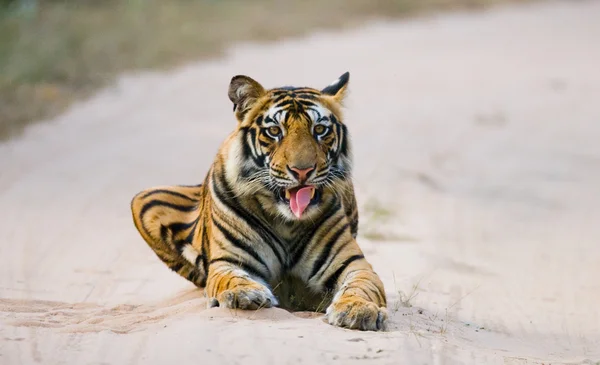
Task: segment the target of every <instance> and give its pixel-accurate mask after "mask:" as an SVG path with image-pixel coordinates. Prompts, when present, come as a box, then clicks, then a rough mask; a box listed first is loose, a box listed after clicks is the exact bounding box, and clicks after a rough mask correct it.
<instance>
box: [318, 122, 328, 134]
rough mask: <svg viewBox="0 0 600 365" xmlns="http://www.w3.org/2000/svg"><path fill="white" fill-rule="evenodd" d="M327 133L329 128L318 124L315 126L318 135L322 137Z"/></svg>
mask: <svg viewBox="0 0 600 365" xmlns="http://www.w3.org/2000/svg"><path fill="white" fill-rule="evenodd" d="M326 131H327V127H325V126H324V125H321V124H318V125H316V126H315V133H316V134H317V135H322V134H324V133H325V132H326Z"/></svg>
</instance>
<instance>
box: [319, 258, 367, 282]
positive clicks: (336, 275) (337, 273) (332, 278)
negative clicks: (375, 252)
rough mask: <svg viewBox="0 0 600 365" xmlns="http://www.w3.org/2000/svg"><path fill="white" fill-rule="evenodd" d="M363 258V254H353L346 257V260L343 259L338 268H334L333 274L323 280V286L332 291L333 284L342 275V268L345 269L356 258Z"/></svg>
mask: <svg viewBox="0 0 600 365" xmlns="http://www.w3.org/2000/svg"><path fill="white" fill-rule="evenodd" d="M364 258H365V257H364V256H363V255H354V256H350V257H348V258H347V259H346V260H344V262H343V263H342V264H341V265H340V267H338V269H337V270H335V272H334V273H333V274H331V275H329V277H328V278H327V279H326V280H325V284H323V287H324V288H325V289H326V290H327V291H332V290H333V289H335V284H336V283H337V280H338V279H339V278H340V275H342V273H343V272H344V270H346V268H347V267H348V265H350V264H351V263H352V262H354V261H356V260H361V259H364Z"/></svg>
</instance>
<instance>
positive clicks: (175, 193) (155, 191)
mask: <svg viewBox="0 0 600 365" xmlns="http://www.w3.org/2000/svg"><path fill="white" fill-rule="evenodd" d="M154 194H167V195H172V196H176V197H178V198H182V199H186V200H189V201H191V202H194V203H195V202H197V201H198V199H194V198H190V197H189V196H187V195H184V194H182V193H179V192H176V191H172V190H166V189H157V190H152V191H150V192H148V193H146V194H144V195H143V196H142V199H146V198H147V197H149V196H151V195H154Z"/></svg>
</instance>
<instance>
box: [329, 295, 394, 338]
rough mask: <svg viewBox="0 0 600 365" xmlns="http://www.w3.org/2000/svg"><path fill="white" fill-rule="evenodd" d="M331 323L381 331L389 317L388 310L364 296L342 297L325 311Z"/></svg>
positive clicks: (362, 329) (363, 329)
mask: <svg viewBox="0 0 600 365" xmlns="http://www.w3.org/2000/svg"><path fill="white" fill-rule="evenodd" d="M325 317H326V319H327V322H329V324H332V325H334V326H339V327H346V328H351V329H357V330H361V331H381V330H383V329H384V326H385V320H386V319H387V310H386V309H385V308H383V307H378V306H377V305H376V304H374V303H372V302H369V301H366V300H364V299H362V298H356V297H351V298H343V297H342V298H340V299H338V300H337V301H335V302H333V303H332V304H331V305H330V306H329V308H327V311H326V313H325Z"/></svg>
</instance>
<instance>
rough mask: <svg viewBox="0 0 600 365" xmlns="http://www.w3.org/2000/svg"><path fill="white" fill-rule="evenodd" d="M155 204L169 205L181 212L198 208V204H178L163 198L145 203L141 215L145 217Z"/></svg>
mask: <svg viewBox="0 0 600 365" xmlns="http://www.w3.org/2000/svg"><path fill="white" fill-rule="evenodd" d="M155 206H165V207H169V208H171V209H175V210H178V211H180V212H192V211H194V210H195V209H196V208H197V206H196V205H188V206H185V205H177V204H173V203H169V202H166V201H162V200H151V201H150V202H149V203H147V204H146V205H144V207H143V208H142V210H141V211H140V214H139V216H140V217H143V216H144V215H145V214H146V212H147V211H148V210H150V209H152V208H154V207H155Z"/></svg>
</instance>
